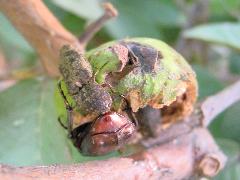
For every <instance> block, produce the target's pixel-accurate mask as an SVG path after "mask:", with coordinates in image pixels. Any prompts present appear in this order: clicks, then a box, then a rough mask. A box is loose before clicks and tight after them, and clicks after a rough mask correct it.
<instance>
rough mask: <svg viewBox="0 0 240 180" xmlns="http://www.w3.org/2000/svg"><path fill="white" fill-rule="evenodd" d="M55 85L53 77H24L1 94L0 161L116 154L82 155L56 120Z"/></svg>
mask: <svg viewBox="0 0 240 180" xmlns="http://www.w3.org/2000/svg"><path fill="white" fill-rule="evenodd" d="M55 87H56V83H55V82H54V81H52V80H46V79H42V80H26V81H22V82H20V83H18V84H17V85H15V86H14V87H12V88H10V89H8V90H6V91H5V92H2V93H1V94H0V102H1V104H0V126H1V127H2V128H1V131H0V141H1V146H0V162H1V163H7V164H13V165H21V166H23V165H35V164H53V163H73V162H83V161H89V160H96V159H105V158H109V157H111V156H116V155H117V154H116V153H112V154H108V155H106V156H101V157H87V156H81V154H80V153H79V152H78V150H77V149H76V148H75V147H73V145H72V142H71V141H70V140H69V139H68V138H67V132H66V130H64V129H63V128H62V127H61V126H60V124H59V123H58V121H57V118H58V114H57V110H56V104H55V96H54V94H55V92H56V88H55ZM60 105H62V107H63V103H62V102H61V101H60V102H59V101H58V104H57V106H60Z"/></svg>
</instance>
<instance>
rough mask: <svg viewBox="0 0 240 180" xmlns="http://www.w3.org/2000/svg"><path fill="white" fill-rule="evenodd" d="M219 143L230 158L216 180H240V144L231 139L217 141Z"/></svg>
mask: <svg viewBox="0 0 240 180" xmlns="http://www.w3.org/2000/svg"><path fill="white" fill-rule="evenodd" d="M216 140H217V143H218V144H219V146H220V147H221V149H222V150H223V151H224V153H225V154H226V155H227V157H228V161H227V164H226V166H225V168H224V169H223V170H222V171H221V172H220V173H219V174H218V175H217V176H216V177H214V178H213V179H214V180H226V179H231V180H238V179H239V177H240V162H239V156H240V144H239V143H237V142H235V141H232V140H230V139H216Z"/></svg>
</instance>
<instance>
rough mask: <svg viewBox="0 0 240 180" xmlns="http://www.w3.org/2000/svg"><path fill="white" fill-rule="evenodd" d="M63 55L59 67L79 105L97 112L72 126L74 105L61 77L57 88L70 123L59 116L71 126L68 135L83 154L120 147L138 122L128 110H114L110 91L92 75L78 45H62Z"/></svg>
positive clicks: (129, 136)
mask: <svg viewBox="0 0 240 180" xmlns="http://www.w3.org/2000/svg"><path fill="white" fill-rule="evenodd" d="M62 59H63V62H62V64H60V68H59V69H60V72H61V74H62V75H63V79H64V80H65V81H64V82H65V83H66V85H68V86H67V87H68V92H69V93H70V95H71V96H72V98H73V99H74V100H75V102H76V106H77V108H78V109H81V110H83V111H84V112H85V113H92V114H95V115H96V118H95V119H94V120H93V121H92V122H89V123H86V124H83V125H81V126H79V127H77V128H75V129H73V111H74V109H75V108H74V107H73V106H71V105H70V103H69V102H68V100H67V97H66V95H65V93H64V91H63V88H62V81H59V82H58V89H59V92H60V94H61V96H62V98H63V100H64V103H65V108H66V110H67V119H68V127H65V125H63V123H62V122H61V120H60V119H58V120H59V122H60V124H61V125H62V126H63V127H65V128H66V129H68V136H69V138H71V139H72V141H73V143H74V145H75V146H76V147H77V148H78V149H79V150H80V152H81V153H82V154H84V155H103V154H106V153H108V152H111V151H114V150H118V149H120V148H121V147H122V146H124V145H125V144H126V143H127V142H129V140H130V139H131V137H132V136H133V135H134V133H135V131H136V124H137V123H136V122H135V121H133V120H131V119H130V118H129V116H128V115H127V114H125V115H122V114H119V113H117V112H114V111H111V106H112V98H111V96H110V94H109V93H108V92H107V91H106V90H105V89H104V87H103V86H101V85H99V84H98V83H96V82H95V79H94V78H92V77H91V76H92V72H91V69H90V68H89V67H90V66H89V65H88V64H87V61H85V59H84V58H83V57H82V55H81V54H80V53H79V52H77V50H76V49H73V48H71V47H70V46H65V47H63V48H62ZM81 66H82V67H84V68H82V67H81ZM79 67H80V68H79ZM86 67H88V68H89V69H86ZM82 71H84V72H82ZM81 75H83V76H81ZM83 77H84V78H83ZM127 111H129V110H127ZM130 116H131V115H130ZM132 117H133V116H132ZM133 118H134V117H133Z"/></svg>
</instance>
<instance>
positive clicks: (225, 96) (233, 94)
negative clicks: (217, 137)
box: [201, 81, 240, 126]
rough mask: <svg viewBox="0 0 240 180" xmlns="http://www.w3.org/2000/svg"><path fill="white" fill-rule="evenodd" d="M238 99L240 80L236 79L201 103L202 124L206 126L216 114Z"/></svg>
mask: <svg viewBox="0 0 240 180" xmlns="http://www.w3.org/2000/svg"><path fill="white" fill-rule="evenodd" d="M239 100H240V81H237V82H236V83H234V84H233V85H231V86H229V87H227V88H226V89H224V90H223V91H221V92H219V93H217V94H216V95H213V96H210V97H208V98H207V99H206V100H205V101H204V102H203V103H202V105H201V110H202V113H203V120H202V123H203V125H204V126H208V125H209V124H210V123H211V122H212V121H213V120H214V118H215V117H216V116H218V115H219V114H220V113H222V112H223V111H224V110H225V109H227V108H229V107H230V106H231V105H233V104H234V103H236V102H237V101H239Z"/></svg>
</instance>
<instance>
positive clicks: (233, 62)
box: [229, 52, 240, 75]
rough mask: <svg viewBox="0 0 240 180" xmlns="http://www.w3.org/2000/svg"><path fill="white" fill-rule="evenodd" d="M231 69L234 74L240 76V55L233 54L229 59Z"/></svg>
mask: <svg viewBox="0 0 240 180" xmlns="http://www.w3.org/2000/svg"><path fill="white" fill-rule="evenodd" d="M229 61H230V62H229V68H230V71H231V72H232V73H233V74H238V75H239V74H240V53H234V52H233V53H232V54H231V56H230V58H229Z"/></svg>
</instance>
